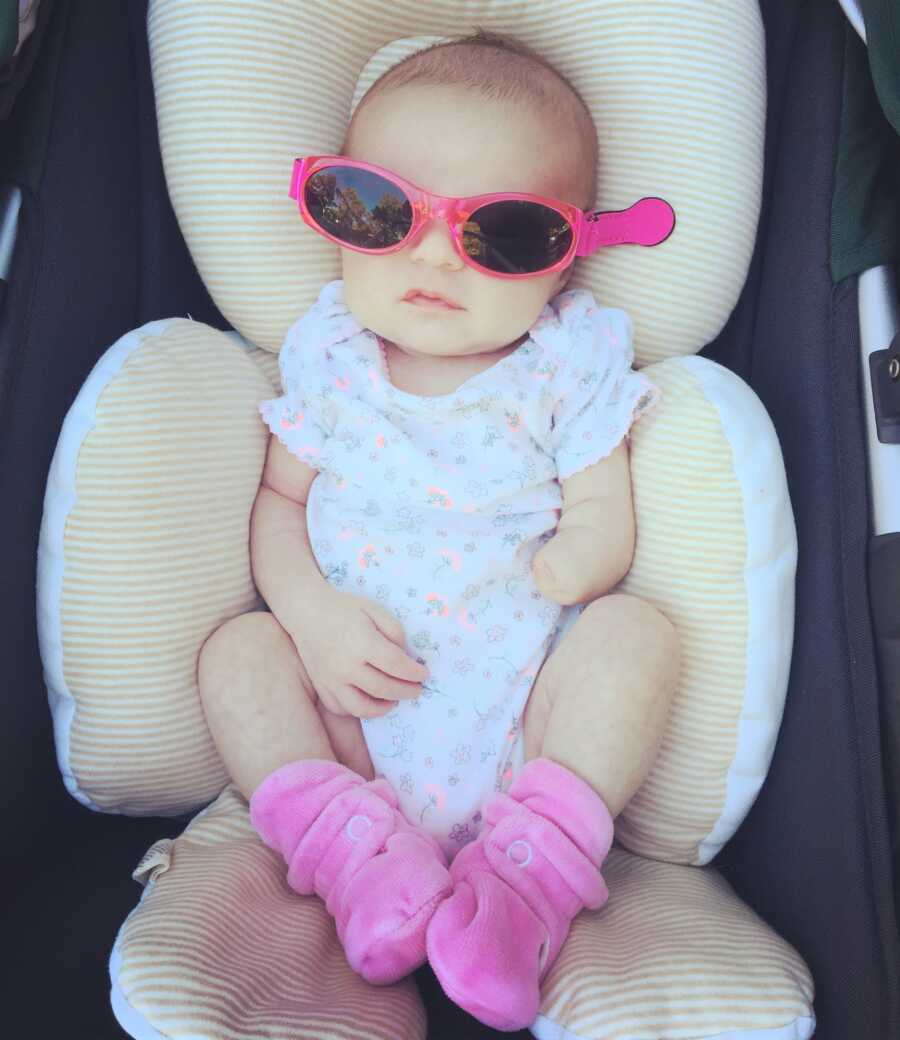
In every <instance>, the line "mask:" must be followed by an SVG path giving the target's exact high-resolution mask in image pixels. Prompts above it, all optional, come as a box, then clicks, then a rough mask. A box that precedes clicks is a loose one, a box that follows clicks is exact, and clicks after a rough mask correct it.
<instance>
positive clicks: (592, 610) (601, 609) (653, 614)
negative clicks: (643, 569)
mask: <svg viewBox="0 0 900 1040" xmlns="http://www.w3.org/2000/svg"><path fill="white" fill-rule="evenodd" d="M583 617H584V618H585V623H586V625H587V626H589V627H590V629H591V638H592V642H594V646H596V642H595V641H596V640H601V641H602V642H610V643H612V644H613V645H621V644H622V641H623V640H624V641H627V643H629V644H641V645H643V646H644V647H648V648H649V647H653V648H658V650H659V651H660V652H661V653H663V654H664V655H665V656H667V657H670V658H673V659H677V656H678V632H677V630H676V628H675V626H674V625H673V624H672V622H671V621H670V620H669V619H668V618H667V617H666V615H665V614H664V613H663V612H662V611H661V610H659V609H658V608H657V607H655V606H654V605H653V604H652V603H650V602H648V601H647V600H645V599H642V598H641V597H640V596H632V595H631V594H629V593H625V592H616V593H612V594H611V595H609V596H601V597H600V598H599V599H595V600H594V601H593V602H592V603H590V604H588V606H587V607H585V609H584V611H583ZM579 620H581V619H579Z"/></svg>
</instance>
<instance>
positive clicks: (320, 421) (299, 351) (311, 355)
mask: <svg viewBox="0 0 900 1040" xmlns="http://www.w3.org/2000/svg"><path fill="white" fill-rule="evenodd" d="M309 318H310V313H307V315H305V316H304V317H303V318H301V319H300V320H299V321H297V322H295V324H294V325H292V326H291V328H290V329H289V330H288V334H287V336H286V337H285V341H284V344H283V345H282V348H281V353H280V354H279V355H278V369H279V372H280V373H281V388H282V390H283V393H282V395H281V397H275V398H272V399H271V400H267V401H262V402H260V405H259V414H260V415H261V416H262V418H263V422H265V424H266V425H267V426H268V427H269V430H270V431H271V432H272V433H274V434H275V436H276V437H277V438H278V439H279V440H280V441H281V443H282V444H283V445H284V446H285V447H286V448H287V450H288V451H289V452H290V453H291V454H292V455H295V456H296V457H297V458H298V459H300V460H301V461H302V462H305V463H306V464H307V465H309V466H312V467H313V468H314V469H322V468H323V467H322V466H321V464H320V460H321V455H322V451H323V449H324V447H325V444H326V442H327V440H328V438H329V437H330V436H331V434H332V432H333V428H334V416H333V414H332V411H333V409H332V406H331V405H330V404H329V402H328V401H327V400H326V399H325V398H324V397H322V395H321V393H320V390H321V388H320V386H319V384H320V382H321V380H322V373H321V371H319V369H320V365H319V359H318V356H317V355H318V350H319V349H320V345H319V337H318V336H317V335H316V334H315V331H316V330H315V329H314V328H312V327H311V323H310V321H309Z"/></svg>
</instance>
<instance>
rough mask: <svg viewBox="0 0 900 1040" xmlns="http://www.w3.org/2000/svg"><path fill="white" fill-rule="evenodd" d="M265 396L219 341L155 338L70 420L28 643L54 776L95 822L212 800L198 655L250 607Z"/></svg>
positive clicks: (250, 368)
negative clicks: (49, 710)
mask: <svg viewBox="0 0 900 1040" xmlns="http://www.w3.org/2000/svg"><path fill="white" fill-rule="evenodd" d="M257 353H259V352H257ZM274 360H275V359H274V358H272V361H274ZM270 392H271V383H270V381H269V379H268V378H267V376H266V374H265V373H263V371H261V369H260V368H259V367H258V366H257V365H254V364H252V363H251V362H250V360H249V359H248V355H247V352H246V351H245V350H244V349H243V348H241V347H239V346H237V345H236V344H235V342H234V340H233V339H232V338H231V337H229V336H227V335H225V334H223V333H221V332H218V331H216V330H215V329H211V328H209V327H208V326H206V325H202V324H200V323H197V322H192V321H186V320H173V321H169V322H155V323H153V324H152V325H151V326H146V327H145V328H144V329H138V330H137V331H135V332H132V333H129V334H128V335H126V336H124V337H123V338H122V339H121V340H120V341H119V342H118V343H117V344H115V345H114V346H113V347H112V348H110V350H109V351H107V353H106V354H105V355H104V356H103V358H102V359H101V361H100V362H99V363H98V365H97V366H96V368H95V369H94V371H93V372H92V373H91V375H90V376H89V378H88V380H87V382H86V383H85V385H84V387H83V388H82V390H81V392H80V393H79V396H78V399H77V401H76V403H75V404H74V405H73V407H72V409H71V411H70V412H69V415H68V416H67V418H66V421H65V424H64V426H63V429H62V432H61V434H60V441H59V445H58V447H57V450H56V454H55V456H54V461H53V466H52V468H51V473H50V478H49V481H48V489H47V496H46V502H45V510H44V520H43V525H42V531H41V546H40V556H39V605H40V611H39V632H40V636H41V653H42V658H43V661H44V666H45V672H46V677H47V683H48V687H49V690H50V697H51V703H52V704H53V708H54V712H53V714H54V725H55V730H56V743H57V750H58V757H59V761H60V766H61V768H62V771H63V775H64V777H65V779H66V783H67V785H68V787H69V790H70V791H71V792H72V793H73V794H74V795H75V796H76V797H78V798H79V799H80V800H81V801H83V802H84V803H85V804H87V805H90V806H92V807H93V808H100V809H108V810H113V811H116V812H124V813H129V814H142V813H173V814H175V813H181V812H185V811H187V810H190V809H192V808H195V807H196V806H197V805H201V804H204V803H205V802H208V801H210V800H211V799H212V798H214V797H215V796H216V795H217V794H218V793H219V792H220V791H221V790H222V787H223V786H224V784H225V781H226V773H225V770H224V767H223V765H222V763H221V760H220V759H219V756H218V753H217V752H216V749H215V747H214V745H213V742H212V739H211V738H210V736H209V732H208V730H207V728H206V722H205V719H204V716H203V709H202V707H201V704H200V700H199V697H198V693H197V682H196V672H197V654H198V651H199V649H200V646H201V645H202V644H203V642H204V640H205V639H206V638H207V636H208V635H209V634H210V633H211V632H213V631H214V630H215V629H216V628H217V627H218V626H219V625H220V624H221V623H222V622H223V621H224V620H226V619H227V618H229V617H233V616H234V615H236V614H239V613H243V612H244V611H247V610H250V609H252V608H253V607H254V606H256V605H257V603H258V602H259V601H258V597H257V594H256V591H255V588H254V585H253V582H252V579H251V575H250V561H249V555H248V549H247V540H248V530H249V517H250V509H251V507H252V504H253V500H254V498H255V496H256V492H257V490H258V488H259V481H260V477H261V474H262V466H263V460H264V456H265V448H266V443H267V436H266V431H265V429H264V428H263V426H262V424H261V423H260V421H259V417H258V415H257V411H256V402H257V401H258V400H260V399H261V398H263V397H265V396H266V395H267V394H269V393H270Z"/></svg>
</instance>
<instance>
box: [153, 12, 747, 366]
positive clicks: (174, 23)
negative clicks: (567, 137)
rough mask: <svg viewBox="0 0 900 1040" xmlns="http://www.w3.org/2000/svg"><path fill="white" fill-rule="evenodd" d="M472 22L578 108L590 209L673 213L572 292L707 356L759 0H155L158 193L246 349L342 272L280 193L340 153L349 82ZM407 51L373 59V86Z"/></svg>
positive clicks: (738, 209)
mask: <svg viewBox="0 0 900 1040" xmlns="http://www.w3.org/2000/svg"><path fill="white" fill-rule="evenodd" d="M476 25H478V26H481V27H483V28H485V29H489V30H498V31H500V32H507V33H510V34H512V35H514V36H515V37H517V38H519V39H521V40H522V41H523V42H524V43H526V44H529V45H531V46H533V47H534V48H535V49H537V50H538V51H539V52H540V53H541V54H542V55H544V56H545V57H546V58H547V59H549V60H550V61H551V62H552V63H553V64H554V65H555V66H556V67H558V68H559V69H560V71H561V72H563V73H564V74H565V75H567V76H568V77H569V78H570V79H571V81H572V82H573V83H574V85H575V86H576V88H577V89H578V90H579V92H580V93H581V94H582V96H583V97H584V98H585V100H586V102H587V104H588V105H589V107H590V109H591V111H592V112H593V113H594V117H595V123H596V124H597V127H598V132H599V136H600V165H599V183H600V189H599V198H598V200H597V201H598V205H599V206H600V207H601V208H604V209H621V208H623V207H624V206H627V205H629V204H630V203H632V202H634V201H635V200H636V199H638V198H640V197H641V196H643V195H661V196H663V197H664V198H666V199H668V200H669V201H670V202H671V203H672V205H673V206H674V207H675V209H676V212H677V214H678V225H677V228H676V231H675V234H673V236H672V237H671V238H670V239H669V240H668V241H667V242H666V243H665V244H663V245H662V246H659V247H656V248H653V249H643V248H641V247H621V248H616V249H609V250H604V251H601V253H600V254H597V255H595V257H593V258H590V259H588V260H583V261H579V265H580V270H579V272H578V273H577V274H576V276H575V277H574V279H573V281H572V282H571V285H572V287H586V288H590V289H591V290H592V291H593V292H594V293H595V295H596V296H597V298H598V299H600V300H602V301H603V302H604V303H605V304H607V305H610V306H617V307H624V308H625V309H626V310H628V311H629V312H630V313H631V315H632V318H633V320H634V323H635V339H636V349H637V356H638V358H639V360H640V361H641V362H642V363H646V362H649V361H657V360H660V359H662V358H665V357H670V356H672V355H676V354H685V353H693V352H694V351H696V350H697V349H699V348H700V347H701V346H702V345H703V344H704V343H706V342H708V341H709V340H710V339H712V338H713V337H714V336H715V335H716V334H717V332H718V331H719V330H720V329H721V327H722V325H723V324H724V322H725V320H726V318H727V317H728V315H729V313H730V312H731V310H732V308H733V306H734V303H735V301H736V300H737V297H738V294H739V293H740V290H741V287H742V286H743V283H744V279H745V276H746V272H747V268H748V265H749V262H750V256H751V253H752V250H753V244H754V240H755V236H756V222H757V216H758V212H759V201H760V190H761V179H762V160H763V134H764V118H765V68H764V41H763V34H762V27H761V23H760V18H759V11H758V6H757V4H756V2H755V0H719V2H717V3H715V4H711V3H708V2H705V0H679V2H678V3H674V4H673V3H672V2H671V0H629V2H628V3H623V2H622V0H529V2H528V3H523V2H522V0H472V2H470V3H467V4H466V5H465V8H464V15H463V11H462V9H461V8H460V5H459V3H458V2H456V0H429V2H428V3H420V2H419V0H365V2H349V0H347V2H343V0H342V2H340V3H333V2H330V3H329V2H325V0H257V2H255V3H253V4H241V3H235V2H222V0H192V2H191V3H184V2H182V0H153V3H152V4H151V7H150V16H149V35H150V53H151V61H152V69H153V81H154V87H155V92H156V105H157V113H158V117H159V131H160V141H161V146H162V155H163V162H164V165H165V172H166V180H167V184H168V187H169V192H170V195H171V197H172V201H173V204H174V207H175V212H176V214H177V216H178V220H179V223H180V225H181V229H182V231H183V232H184V235H185V238H186V240H187V242H188V245H189V247H190V250H191V254H192V256H193V258H194V260H195V262H196V264H197V267H198V268H199V270H200V273H201V275H202V277H203V281H204V282H205V284H206V286H207V288H208V289H209V291H210V292H211V294H212V295H213V298H214V299H215V301H216V303H217V304H218V306H219V308H220V310H221V311H222V313H223V314H224V315H226V317H227V318H228V319H229V321H230V322H231V323H232V324H233V325H234V327H235V328H237V329H239V330H240V331H241V333H242V334H243V335H244V336H245V337H246V338H247V339H248V340H249V341H250V342H252V343H255V344H256V345H257V346H260V347H265V348H267V349H269V350H276V351H277V350H278V349H279V348H280V346H281V343H282V341H283V338H284V334H285V332H286V331H287V329H288V327H289V326H290V325H291V324H292V323H293V322H294V321H295V320H296V317H297V315H298V314H300V313H301V312H302V311H303V310H305V309H306V308H307V307H308V306H309V305H310V304H311V303H312V302H313V300H314V299H315V297H316V295H317V293H318V291H319V289H320V288H321V286H322V285H324V284H325V283H326V282H327V281H330V280H331V279H333V278H335V277H338V275H339V260H338V249H337V247H335V246H333V245H331V244H330V243H328V242H326V241H325V240H324V239H322V238H320V237H319V236H317V235H316V234H315V233H314V232H312V231H310V230H309V229H308V228H306V227H305V226H304V225H303V224H302V222H301V220H300V218H299V216H298V215H297V212H296V204H295V203H294V202H293V201H291V200H290V199H289V198H288V196H287V191H288V184H289V180H290V172H291V163H292V160H293V159H294V157H295V156H298V155H304V154H317V153H319V154H320V153H329V152H334V151H337V149H338V148H339V147H340V144H341V140H342V135H343V131H344V129H345V127H346V124H347V120H348V118H349V114H350V109H351V103H352V101H353V99H354V96H358V93H357V80H358V78H359V76H360V72H361V70H362V69H363V68H364V66H365V65H366V63H367V62H368V61H369V59H370V58H371V57H372V55H373V54H374V53H375V52H376V51H377V50H378V49H379V48H381V47H382V46H383V45H384V44H386V43H388V42H389V41H392V40H396V39H397V38H398V37H402V38H410V37H421V36H444V35H447V34H448V33H458V32H465V31H467V30H469V29H471V28H473V27H475V26H476ZM400 50H402V48H400ZM399 52H400V51H399V50H394V51H391V52H388V53H387V54H386V55H381V56H379V57H378V58H377V59H376V60H375V61H374V62H373V65H372V67H371V68H370V69H369V70H368V71H367V74H366V76H367V81H371V79H372V78H373V77H374V74H375V73H376V72H379V71H380V70H381V69H382V68H383V67H385V65H386V64H387V62H388V61H389V60H390V58H391V57H393V56H395V55H396V54H398V53H399ZM501 187H502V186H501Z"/></svg>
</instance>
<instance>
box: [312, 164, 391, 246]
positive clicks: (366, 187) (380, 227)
mask: <svg viewBox="0 0 900 1040" xmlns="http://www.w3.org/2000/svg"><path fill="white" fill-rule="evenodd" d="M303 198H304V201H305V203H306V208H307V210H308V211H309V214H310V216H311V217H312V219H313V220H314V221H315V222H316V224H318V226H319V227H320V228H322V230H323V231H327V232H328V233H329V234H331V235H333V236H334V237H335V238H337V239H339V240H340V241H341V242H346V243H347V244H348V245H352V246H357V247H359V248H360V249H387V248H388V247H389V246H393V245H396V244H397V243H398V242H402V241H403V239H404V238H406V236H407V235H408V234H409V229H410V228H411V227H412V207H411V206H410V204H409V199H408V198H407V197H406V195H405V194H404V193H403V191H402V190H401V189H400V188H398V187H397V186H396V184H392V183H391V182H390V181H389V180H386V179H385V178H384V177H381V176H379V175H378V174H377V173H372V172H371V171H370V170H360V169H357V168H356V167H353V166H326V167H325V168H324V169H321V170H317V171H316V172H315V173H314V174H313V175H312V176H311V177H310V178H309V179H308V180H307V181H306V186H305V188H304V191H303Z"/></svg>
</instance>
